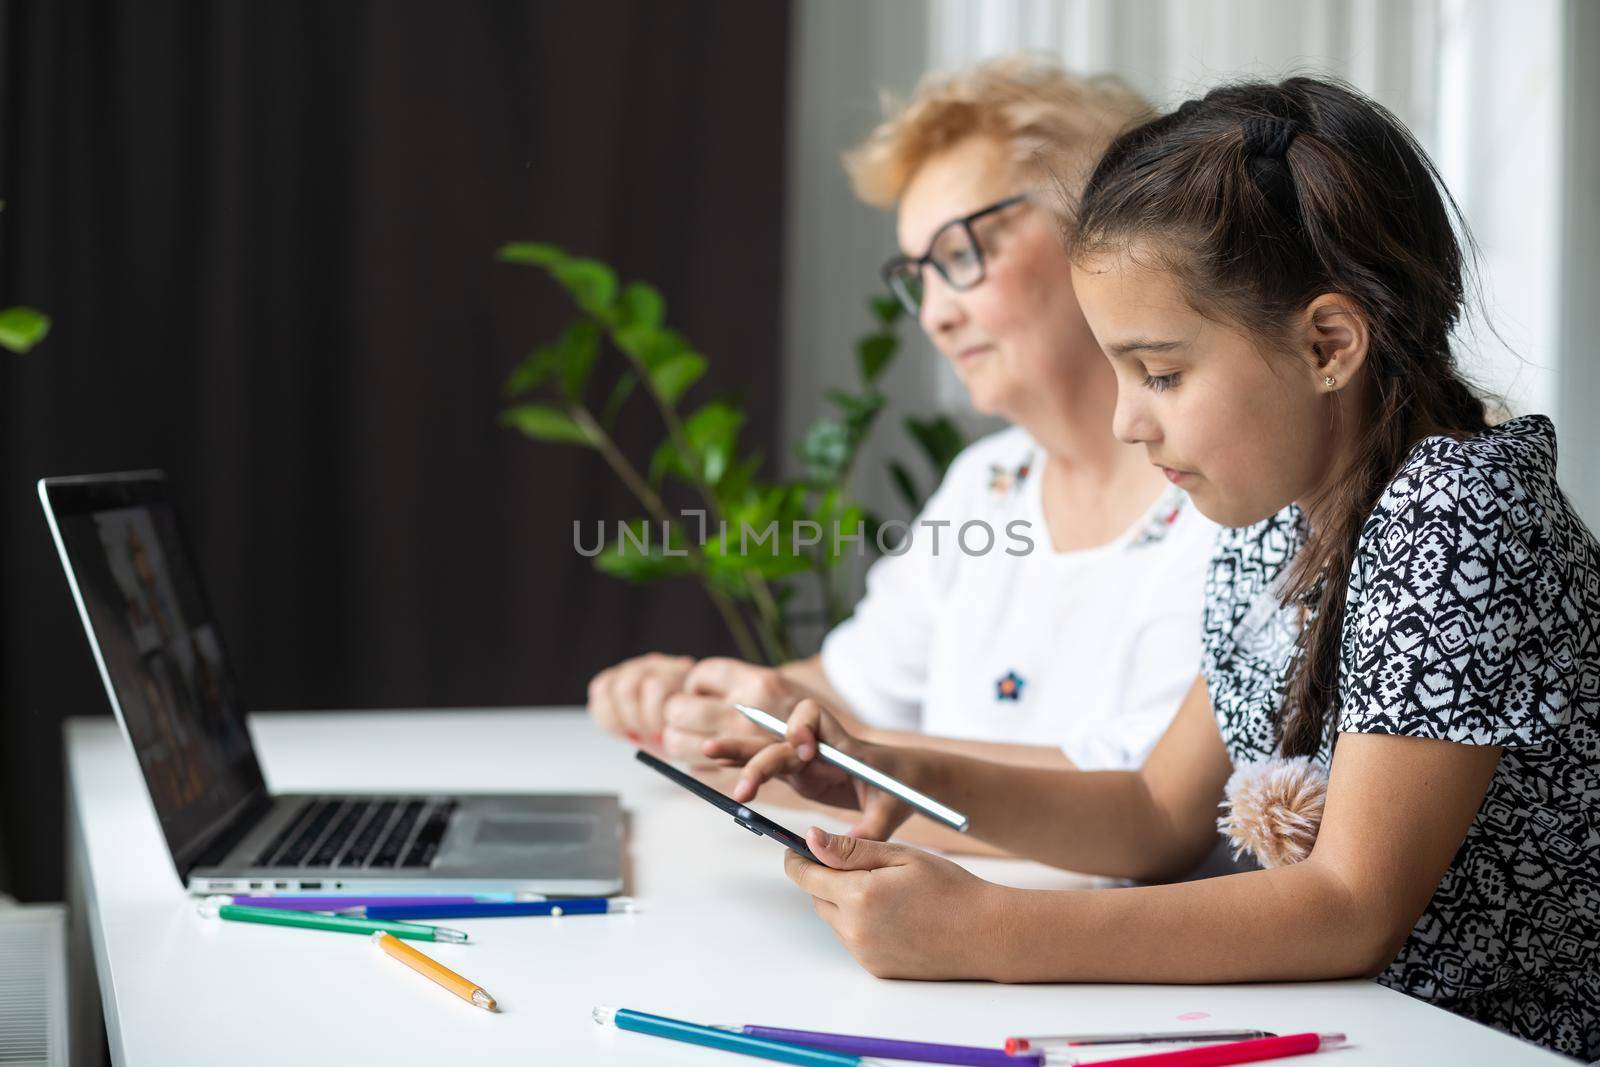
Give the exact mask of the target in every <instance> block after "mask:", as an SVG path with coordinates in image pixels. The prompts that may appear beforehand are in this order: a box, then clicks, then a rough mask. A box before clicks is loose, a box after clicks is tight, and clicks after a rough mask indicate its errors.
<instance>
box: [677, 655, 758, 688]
mask: <svg viewBox="0 0 1600 1067" xmlns="http://www.w3.org/2000/svg"><path fill="white" fill-rule="evenodd" d="M747 667H749V664H747V663H745V662H744V661H742V660H736V659H730V658H729V657H727V656H711V657H708V658H706V659H703V660H701V661H700V662H698V663H696V664H695V665H694V667H693V668H692V669H691V670H690V671H689V674H688V676H687V677H685V678H684V680H683V688H684V691H685V692H688V693H697V694H699V695H701V696H726V695H727V694H728V690H729V688H730V687H731V686H732V684H733V676H734V675H736V674H737V673H738V672H739V669H740V668H747Z"/></svg>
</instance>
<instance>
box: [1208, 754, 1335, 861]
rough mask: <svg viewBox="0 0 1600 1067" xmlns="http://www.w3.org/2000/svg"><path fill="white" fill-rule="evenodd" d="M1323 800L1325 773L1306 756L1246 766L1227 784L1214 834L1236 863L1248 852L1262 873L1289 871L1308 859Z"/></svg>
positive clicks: (1325, 792)
mask: <svg viewBox="0 0 1600 1067" xmlns="http://www.w3.org/2000/svg"><path fill="white" fill-rule="evenodd" d="M1327 795H1328V772H1327V770H1326V769H1324V768H1323V767H1321V766H1319V765H1318V764H1317V763H1315V762H1313V761H1312V759H1311V758H1310V757H1309V756H1292V757H1289V758H1286V759H1270V760H1266V761H1264V762H1262V763H1251V764H1247V765H1246V766H1243V767H1240V768H1239V769H1238V770H1236V771H1234V772H1233V774H1232V776H1231V777H1229V778H1228V787H1227V797H1228V798H1227V800H1225V801H1223V803H1222V805H1221V806H1222V807H1225V808H1227V809H1228V812H1227V814H1226V815H1223V816H1222V817H1221V818H1219V819H1218V820H1217V829H1218V830H1221V831H1222V833H1223V834H1224V835H1225V836H1226V837H1227V838H1228V841H1229V842H1230V843H1231V844H1232V845H1233V858H1234V859H1238V858H1239V857H1240V856H1242V855H1244V854H1245V853H1246V852H1249V853H1251V854H1253V855H1254V856H1255V857H1256V860H1257V862H1259V863H1260V864H1261V866H1263V867H1287V866H1289V865H1290V864H1291V863H1299V862H1300V861H1301V860H1303V859H1305V858H1306V857H1307V856H1309V855H1311V846H1312V845H1314V844H1316V842H1317V829H1318V828H1319V827H1320V826H1321V825H1322V805H1323V802H1324V801H1325V800H1326V799H1327Z"/></svg>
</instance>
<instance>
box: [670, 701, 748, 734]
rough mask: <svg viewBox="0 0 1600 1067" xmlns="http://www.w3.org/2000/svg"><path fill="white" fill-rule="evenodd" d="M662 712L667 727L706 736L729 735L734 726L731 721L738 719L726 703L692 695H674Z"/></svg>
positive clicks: (730, 706)
mask: <svg viewBox="0 0 1600 1067" xmlns="http://www.w3.org/2000/svg"><path fill="white" fill-rule="evenodd" d="M664 712H665V718H666V723H667V725H668V726H671V727H674V728H676V729H679V730H682V731H684V732H685V733H691V734H706V735H708V736H715V735H720V734H726V733H730V732H731V731H732V729H733V728H734V727H735V725H736V724H735V723H734V722H733V721H732V720H733V719H735V718H739V716H738V714H737V713H736V712H735V711H734V710H733V707H732V705H730V704H729V703H728V702H727V701H725V700H718V699H716V698H715V697H703V696H699V695H696V694H693V693H676V694H674V695H673V696H671V697H670V698H668V700H667V701H666V704H665V706H664Z"/></svg>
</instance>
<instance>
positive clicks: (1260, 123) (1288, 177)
mask: <svg viewBox="0 0 1600 1067" xmlns="http://www.w3.org/2000/svg"><path fill="white" fill-rule="evenodd" d="M1242 132H1243V135H1244V163H1245V169H1246V170H1248V171H1249V173H1250V180H1251V181H1253V182H1255V184H1256V188H1257V189H1260V190H1261V194H1262V195H1263V196H1265V197H1266V198H1267V201H1268V202H1269V203H1271V204H1272V207H1273V209H1274V210H1276V211H1277V213H1278V214H1279V215H1281V216H1282V217H1283V218H1284V220H1285V221H1287V222H1289V223H1298V222H1299V219H1300V197H1299V195H1298V194H1297V193H1296V191H1295V187H1294V175H1293V174H1292V173H1291V172H1290V170H1289V163H1288V160H1287V159H1286V158H1285V156H1286V155H1287V154H1288V152H1289V145H1290V144H1292V143H1293V142H1294V138H1295V134H1297V133H1299V132H1300V124H1299V123H1298V122H1296V121H1295V120H1294V119H1280V118H1275V117H1273V116H1263V117H1259V118H1249V119H1245V120H1244V126H1243V129H1242Z"/></svg>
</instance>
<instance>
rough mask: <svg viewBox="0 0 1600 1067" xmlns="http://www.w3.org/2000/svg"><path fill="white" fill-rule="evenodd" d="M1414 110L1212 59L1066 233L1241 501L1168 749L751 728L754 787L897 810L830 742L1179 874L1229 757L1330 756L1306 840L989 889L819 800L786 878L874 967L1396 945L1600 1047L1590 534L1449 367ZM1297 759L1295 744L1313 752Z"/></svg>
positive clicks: (1225, 511)
mask: <svg viewBox="0 0 1600 1067" xmlns="http://www.w3.org/2000/svg"><path fill="white" fill-rule="evenodd" d="M1450 207H1451V205H1450V203H1449V198H1448V195H1447V194H1445V193H1444V192H1443V191H1442V189H1441V188H1440V186H1439V183H1438V178H1437V175H1436V174H1435V172H1434V170H1433V168H1432V166H1431V165H1430V163H1429V162H1428V160H1427V159H1426V157H1425V156H1424V154H1423V153H1422V151H1421V150H1420V149H1419V148H1418V146H1417V145H1416V143H1415V141H1414V140H1413V139H1412V138H1411V136H1410V135H1409V134H1408V132H1407V131H1406V130H1405V129H1404V128H1403V127H1402V126H1401V125H1400V123H1399V122H1398V121H1397V120H1396V119H1395V118H1394V117H1393V116H1392V115H1390V114H1389V113H1388V112H1387V111H1385V110H1384V109H1383V108H1382V107H1380V106H1379V105H1377V104H1375V103H1373V102H1372V101H1370V100H1367V99H1365V98H1364V97H1362V96H1360V95H1359V94H1357V93H1355V92H1353V91H1351V90H1349V89H1346V88H1343V87H1340V86H1336V85H1330V84H1328V83H1326V82H1322V81H1318V80H1314V79H1308V78H1295V79H1291V80H1289V81H1286V82H1284V83H1282V84H1280V85H1265V84H1249V85H1240V86H1235V87H1230V88H1223V89H1218V90H1216V91H1214V92H1212V93H1210V94H1208V95H1207V96H1206V97H1205V98H1204V99H1202V100H1195V101H1190V102H1189V103H1186V104H1185V105H1183V106H1182V107H1181V108H1179V109H1178V110H1177V111H1176V112H1175V113H1173V114H1170V115H1166V116H1164V117H1161V118H1159V119H1155V120H1153V121H1150V122H1148V123H1146V124H1144V125H1142V126H1139V127H1137V128H1135V129H1133V130H1131V131H1129V132H1127V133H1126V134H1124V135H1123V136H1121V137H1120V138H1118V140H1117V141H1116V142H1114V143H1113V145H1112V146H1111V148H1110V149H1109V150H1108V152H1107V154H1106V155H1105V156H1104V158H1103V159H1102V160H1101V162H1100V164H1099V166H1098V167H1097V169H1096V171H1095V173H1094V175H1093V177H1092V178H1091V179H1090V182H1089V184H1088V187H1087V189H1086V191H1085V193H1084V196H1083V200H1082V206H1081V211H1080V214H1079V216H1078V218H1077V220H1076V225H1075V227H1074V231H1073V233H1072V235H1071V241H1072V243H1071V249H1072V255H1073V259H1074V271H1073V284H1074V288H1075V290H1076V293H1077V298H1078V300H1079V301H1080V302H1081V304H1082V307H1083V310H1084V314H1085V315H1086V317H1087V318H1088V321H1089V324H1090V326H1091V328H1092V329H1093V331H1094V334H1095V337H1096V339H1097V341H1098V342H1099V344H1100V346H1101V348H1102V349H1103V350H1104V351H1105V353H1106V355H1107V356H1108V357H1109V359H1110V362H1111V364H1112V366H1113V367H1114V368H1115V370H1116V374H1117V378H1118V383H1119V397H1118V404H1117V411H1116V432H1117V434H1118V436H1119V437H1121V438H1122V439H1123V440H1126V441H1130V442H1137V443H1140V444H1142V445H1143V446H1144V448H1145V450H1146V452H1147V454H1148V456H1149V458H1150V461H1151V462H1152V463H1154V464H1156V465H1157V466H1159V467H1161V468H1162V470H1163V471H1164V472H1165V473H1166V475H1167V477H1168V478H1169V479H1171V480H1172V481H1173V482H1175V483H1176V484H1178V485H1181V486H1183V487H1184V488H1185V489H1187V490H1188V491H1189V493H1190V495H1191V497H1192V498H1193V500H1194V502H1195V504H1196V506H1198V507H1199V508H1200V510H1201V511H1203V512H1204V513H1205V514H1207V515H1208V516H1210V517H1211V518H1213V519H1215V520H1217V521H1219V522H1221V523H1223V524H1225V525H1226V526H1228V527H1231V528H1232V529H1230V530H1228V531H1226V532H1225V533H1224V535H1223V537H1222V539H1221V540H1220V541H1219V544H1218V550H1217V554H1216V556H1215V558H1214V559H1213V561H1212V565H1211V571H1210V575H1209V578H1208V580H1207V585H1206V606H1205V625H1204V644H1205V652H1204V656H1203V659H1202V668H1201V676H1200V677H1199V678H1198V679H1196V681H1195V683H1194V686H1193V688H1192V689H1191V690H1190V692H1189V695H1188V696H1187V697H1186V698H1185V700H1184V702H1183V705H1182V707H1181V709H1180V710H1179V712H1178V715H1177V718H1176V719H1175V720H1174V722H1173V725H1172V727H1171V728H1170V729H1169V730H1168V732H1167V734H1166V735H1165V736H1164V737H1163V739H1162V740H1161V741H1160V742H1159V743H1158V745H1157V746H1156V749H1155V751H1154V752H1153V753H1152V754H1151V756H1150V758H1149V760H1148V761H1147V762H1146V763H1145V765H1144V767H1143V768H1142V769H1141V770H1138V771H1126V772H1084V771H1075V770H1064V771H1063V770H1054V769H1043V768H1036V769H1025V768H1017V767H1001V766H997V765H993V764H990V763H986V762H982V761H979V760H975V759H970V758H964V757H961V756H958V755H954V754H950V753H941V752H931V751H922V750H917V749H913V748H904V747H893V746H885V745H881V744H872V743H869V742H865V741H862V740H859V739H857V738H855V737H853V736H851V735H850V734H849V733H848V732H847V731H845V730H844V729H842V728H841V727H840V726H839V725H838V722H837V720H835V719H833V718H832V717H830V716H829V715H828V714H826V713H825V712H823V711H822V710H821V709H820V707H819V706H818V705H817V704H816V703H814V702H810V701H808V702H805V703H803V704H801V705H800V706H799V707H798V708H797V709H796V710H795V712H794V713H793V715H792V716H791V717H790V719H789V736H788V740H787V743H780V744H777V745H772V746H766V747H763V746H762V745H760V744H758V743H751V742H747V741H744V740H740V739H734V738H726V739H721V740H718V741H714V742H711V743H709V744H708V746H707V753H708V754H710V755H715V756H718V757H720V758H724V759H727V760H728V761H729V762H735V763H737V762H746V761H747V766H746V768H745V771H744V776H743V778H742V779H741V782H740V785H739V787H738V793H737V795H739V796H740V797H741V798H745V797H748V796H750V795H752V794H753V792H754V788H755V785H756V784H757V783H758V782H760V781H763V780H765V779H767V778H769V777H772V776H774V775H784V776H786V777H787V778H788V780H789V781H790V783H791V784H792V785H794V786H795V787H796V788H798V789H799V790H801V791H802V792H804V793H806V794H807V795H808V796H811V797H814V798H819V799H827V800H831V801H833V802H835V803H847V804H852V805H855V806H859V807H860V808H861V809H862V814H861V819H860V823H859V826H858V828H857V829H858V832H859V833H860V834H861V836H862V837H864V838H865V837H879V838H881V837H886V836H887V835H888V834H889V833H890V832H892V831H893V830H894V828H895V827H896V826H897V825H898V824H899V823H900V822H901V821H902V820H903V819H904V818H905V814H906V813H905V811H904V809H903V808H902V807H901V806H899V805H898V802H895V801H894V800H893V798H890V797H888V796H887V795H886V794H883V793H879V792H876V791H873V790H870V789H868V788H866V787H864V786H860V785H857V784H855V783H854V782H853V781H852V780H850V779H845V778H843V777H842V776H840V775H839V774H838V772H836V771H834V770H833V769H832V768H830V767H828V766H827V765H825V764H820V763H814V762H813V761H812V759H811V757H812V756H814V754H815V746H816V742H817V740H818V739H820V740H822V741H827V742H830V743H832V744H834V745H836V746H838V747H840V748H842V749H844V750H846V751H848V752H850V753H852V754H853V755H855V756H857V757H858V758H861V759H863V760H865V761H866V762H867V763H870V764H873V765H874V766H877V767H880V768H882V769H883V770H885V771H887V772H889V773H890V774H893V775H895V776H897V777H900V778H902V779H905V780H908V781H909V782H910V783H912V784H913V785H915V786H917V787H918V788H920V789H922V790H923V791H924V792H927V793H929V794H931V795H933V796H935V797H938V798H939V799H941V800H942V801H944V802H946V803H948V804H950V805H952V806H954V807H956V808H958V809H960V810H962V811H964V812H966V813H967V815H968V816H969V818H970V819H971V832H972V833H974V834H977V835H978V836H980V837H982V838H984V839H985V840H988V841H992V842H994V843H997V844H999V845H1001V846H1002V847H1005V848H1007V849H1010V850H1012V851H1015V852H1018V853H1023V854H1026V855H1030V856H1033V857H1035V858H1037V859H1040V860H1043V861H1045V862H1048V863H1052V864H1056V865H1058V866H1062V867H1067V868H1071V869H1075V870H1080V871H1085V872H1091V873H1099V874H1107V875H1116V876H1124V877H1131V878H1136V879H1141V880H1160V879H1163V878H1166V877H1169V876H1171V875H1172V874H1173V873H1175V872H1177V871H1180V870H1182V869H1183V868H1184V867H1185V866H1186V865H1187V864H1189V863H1192V862H1193V859H1194V857H1196V856H1197V855H1199V854H1200V853H1201V852H1203V851H1204V850H1205V849H1206V848H1207V847H1208V846H1209V845H1210V843H1211V842H1212V841H1213V840H1215V836H1216V824H1217V804H1218V802H1219V801H1221V800H1223V798H1224V788H1225V783H1227V782H1228V780H1229V776H1230V774H1231V773H1232V772H1233V771H1234V770H1236V769H1238V768H1242V767H1246V766H1247V765H1251V764H1255V763H1258V762H1261V761H1266V760H1286V759H1288V758H1291V757H1304V758H1307V759H1309V760H1310V761H1311V762H1312V763H1313V764H1315V765H1319V766H1326V767H1328V768H1329V772H1328V773H1329V777H1328V781H1327V787H1326V797H1325V804H1324V806H1323V809H1322V815H1321V821H1320V830H1319V831H1318V832H1317V835H1316V838H1315V842H1314V844H1313V845H1312V846H1311V847H1310V850H1309V855H1306V856H1305V858H1304V859H1302V860H1301V861H1300V862H1297V863H1295V862H1291V863H1288V864H1287V865H1281V866H1274V867H1269V868H1268V869H1264V870H1260V871H1253V872H1250V873H1245V874H1236V875H1232V876H1229V877H1224V878H1216V879H1211V880H1209V881H1204V882H1196V883H1189V884H1183V885H1165V886H1149V887H1141V888H1133V889H1116V890H1101V891H1092V892H1072V893H1050V892H1037V891H1023V890H1016V889H1010V888H1005V887H1001V886H997V885H992V884H989V883H986V882H983V881H981V880H979V879H978V878H976V877H974V876H973V875H971V874H969V873H967V872H966V871H965V870H963V869H962V868H960V867H957V866H956V865H954V864H952V863H950V862H948V861H946V860H943V859H939V858H936V857H934V856H931V855H929V854H927V853H923V852H919V851H917V850H915V849H912V848H908V847H905V846H900V845H887V844H879V843H877V842H875V841H870V840H861V839H857V838H850V837H832V836H830V835H827V834H825V833H823V832H822V831H820V830H817V829H813V830H812V832H811V835H810V839H809V840H810V845H811V848H812V850H813V851H814V852H815V853H816V854H817V856H818V857H819V858H820V859H821V860H822V861H823V864H825V865H816V864H811V863H808V862H805V861H802V860H800V859H799V858H798V857H795V856H790V857H788V859H787V869H788V872H789V875H790V877H791V878H792V879H793V880H794V881H795V882H796V883H797V884H799V885H800V886H801V888H803V889H805V890H806V891H807V892H809V893H810V894H811V895H812V896H813V897H814V898H815V903H816V908H817V911H818V913H819V914H820V915H821V916H822V917H823V919H825V920H826V921H827V922H828V923H829V924H830V925H831V926H832V927H833V928H834V930H835V931H836V932H837V934H838V935H839V937H840V939H841V940H842V941H843V942H844V944H845V945H846V946H847V947H848V948H849V949H850V951H851V952H853V953H854V954H855V955H856V957H857V958H858V959H859V960H860V961H861V962H862V964H863V965H864V966H866V967H867V968H868V969H869V970H870V971H871V972H872V973H874V974H877V975H884V976H888V975H893V976H898V977H920V978H973V977H984V978H992V979H997V980H1003V981H1071V980H1083V981H1133V982H1220V981H1282V980H1292V979H1332V978H1345V977H1351V976H1357V975H1376V976H1377V977H1378V980H1379V981H1381V982H1383V983H1384V984H1386V985H1388V986H1391V987H1393V988H1396V989H1399V990H1402V991H1405V992H1408V993H1410V994H1412V995H1414V996H1418V997H1421V998H1424V999H1426V1000H1429V1001H1431V1002H1433V1003H1435V1004H1438V1005H1439V1006H1441V1007H1444V1008H1448V1009H1450V1010H1453V1011H1457V1012H1460V1013H1462V1014H1464V1015H1468V1016H1471V1017H1473V1018H1475V1019H1478V1020H1481V1021H1483V1022H1485V1023H1488V1024H1490V1025H1492V1026H1496V1027H1499V1028H1501V1029H1503V1030H1507V1031H1509V1032H1511V1033H1513V1034H1516V1035H1518V1036H1520V1037H1523V1038H1526V1039H1528V1040H1531V1041H1535V1042H1538V1043H1540V1044H1542V1045H1546V1046H1549V1047H1550V1048H1552V1049H1555V1050H1557V1051H1560V1052H1564V1053H1567V1054H1569V1055H1574V1056H1578V1057H1580V1058H1582V1059H1584V1060H1592V1059H1595V1058H1596V1057H1600V713H1597V702H1600V646H1597V641H1600V633H1597V629H1596V625H1597V619H1600V549H1597V546H1596V544H1595V541H1594V539H1593V537H1592V536H1591V535H1590V533H1589V531H1588V530H1587V529H1585V528H1584V526H1583V524H1582V523H1581V522H1580V520H1579V519H1578V518H1577V517H1576V515H1574V513H1573V511H1572V509H1571V506H1570V505H1569V504H1568V502H1567V500H1566V498H1565V497H1564V496H1563V495H1562V493H1561V490H1560V489H1559V487H1558V486H1557V484H1556V480H1555V466H1556V464H1555V440H1554V435H1553V433H1552V429H1551V426H1550V423H1549V422H1548V421H1547V420H1545V419H1544V418H1541V417H1537V416H1534V417H1527V418H1521V419H1515V420H1512V421H1510V422H1507V423H1505V424H1503V425H1500V426H1494V427H1490V426H1488V425H1486V423H1485V420H1484V415H1483V408H1482V406H1481V404H1480V403H1479V402H1478V401H1477V400H1476V399H1474V397H1473V396H1472V394H1471V392H1470V391H1469V389H1468V387H1467V386H1466V384H1465V383H1464V382H1463V381H1462V379H1461V377H1460V376H1459V374H1458V371H1457V369H1456V365H1455V361H1454V359H1453V357H1452V354H1451V350H1450V332H1451V328H1452V326H1453V325H1454V324H1455V323H1456V321H1457V318H1458V315H1459V314H1460V311H1461V306H1462V297H1463V282H1462V254H1461V248H1460V245H1459V244H1458V243H1457V238H1456V236H1455V233H1454V230H1453V228H1452V221H1453V216H1452V213H1451V210H1450ZM1288 770H1289V771H1293V770H1294V768H1288Z"/></svg>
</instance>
